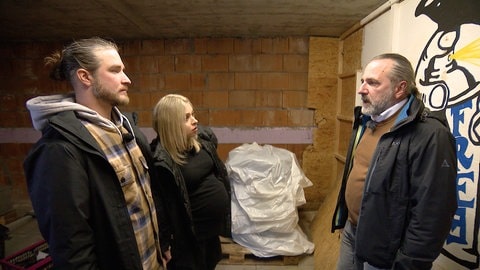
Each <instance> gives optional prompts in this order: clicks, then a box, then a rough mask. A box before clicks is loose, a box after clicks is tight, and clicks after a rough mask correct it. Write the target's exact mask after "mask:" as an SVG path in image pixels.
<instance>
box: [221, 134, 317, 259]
mask: <svg viewBox="0 0 480 270" xmlns="http://www.w3.org/2000/svg"><path fill="white" fill-rule="evenodd" d="M225 165H226V167H227V171H228V174H229V178H230V181H231V186H232V238H233V240H234V241H235V242H237V243H238V244H240V245H242V246H244V247H246V248H248V249H249V250H250V251H251V252H252V254H254V255H255V256H258V257H272V256H278V255H283V256H295V255H300V254H305V253H307V254H311V253H312V252H313V250H314V244H313V243H312V242H310V241H309V240H308V239H307V237H306V235H305V234H304V233H303V231H302V229H301V228H300V226H298V220H299V218H298V211H297V207H298V206H300V205H302V204H305V202H306V201H305V195H304V192H303V188H305V187H308V186H311V185H312V182H311V181H310V180H309V179H308V178H307V177H306V176H305V174H304V173H303V171H302V170H301V169H300V166H299V165H298V161H297V159H296V157H295V155H294V154H293V153H292V152H290V151H288V150H285V149H282V148H277V147H273V146H271V145H264V146H260V145H258V144H257V143H252V144H243V145H241V146H239V147H237V148H235V149H233V150H232V151H230V153H229V155H228V159H227V161H226V163H225Z"/></svg>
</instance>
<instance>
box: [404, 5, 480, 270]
mask: <svg viewBox="0 0 480 270" xmlns="http://www.w3.org/2000/svg"><path fill="white" fill-rule="evenodd" d="M425 16H426V17H428V19H429V20H430V21H431V22H433V24H432V25H434V26H435V27H433V28H431V29H429V30H431V36H430V38H429V39H428V41H427V42H426V44H424V48H423V50H422V52H421V55H420V56H419V58H418V62H417V63H416V70H415V71H416V76H417V85H418V87H419V89H420V91H421V92H422V93H423V98H424V101H425V104H426V105H427V106H428V107H430V108H431V109H432V110H435V111H442V112H444V113H445V114H446V116H447V119H448V121H449V124H450V128H451V130H452V133H453V134H454V136H455V138H456V141H457V156H458V168H459V171H458V176H457V192H458V209H457V212H456V214H455V217H454V221H453V224H452V229H451V232H450V235H449V236H448V238H447V241H446V242H445V245H444V249H443V250H442V255H441V257H440V258H439V260H438V261H440V262H439V265H441V266H443V267H445V269H478V268H479V247H480V245H479V241H478V240H479V239H478V237H479V222H480V204H479V201H478V195H480V192H479V190H480V185H479V181H480V177H479V175H480V174H479V167H480V0H420V1H418V5H417V6H416V9H415V17H416V18H419V19H420V18H421V17H425ZM423 19H425V18H423ZM412 60H413V59H412Z"/></svg>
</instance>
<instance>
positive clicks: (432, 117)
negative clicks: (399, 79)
mask: <svg viewBox="0 0 480 270" xmlns="http://www.w3.org/2000/svg"><path fill="white" fill-rule="evenodd" d="M437 114H438V115H437ZM369 119H370V118H369V117H368V116H365V115H362V114H361V109H360V107H357V108H355V121H354V125H353V133H352V138H351V141H350V145H349V149H348V153H347V157H346V164H345V170H344V174H343V179H342V185H341V190H340V194H339V197H338V202H337V207H336V209H335V214H334V218H333V222H332V232H333V231H334V230H335V229H339V228H343V227H344V225H345V222H346V220H347V216H348V210H347V208H346V205H345V186H346V182H347V179H348V174H349V172H350V169H351V166H352V154H353V153H352V152H353V148H354V146H355V145H356V144H357V143H358V140H355V138H356V137H357V134H359V135H360V136H361V135H362V134H363V130H364V129H365V126H366V122H367V121H368V120H369ZM456 176H457V159H456V145H455V139H454V138H453V136H452V134H451V133H450V131H449V128H448V123H447V121H446V119H445V117H444V116H443V115H440V113H436V112H435V113H432V112H430V111H429V110H428V109H427V108H425V106H424V105H423V103H422V102H421V101H420V100H419V99H417V98H413V97H410V99H409V101H408V103H407V104H406V105H405V106H404V108H403V109H402V111H401V112H400V114H399V116H398V117H397V119H396V122H395V124H394V126H393V127H392V129H391V130H390V131H389V132H387V133H386V134H384V135H383V136H382V137H381V138H380V140H379V142H378V145H377V147H376V149H375V152H374V155H373V158H372V161H371V164H370V166H369V169H368V172H367V176H366V179H365V186H364V193H363V198H362V203H361V207H360V216H359V220H358V224H357V231H356V243H355V244H356V246H355V252H356V256H357V257H358V258H360V259H361V260H363V261H367V262H368V263H369V264H371V265H373V266H376V267H380V268H390V269H430V268H431V267H432V262H433V261H434V260H435V259H436V258H437V256H438V255H439V253H440V251H441V249H442V246H443V244H444V241H445V239H446V237H447V236H448V233H449V231H450V227H451V222H452V218H453V215H454V214H455V211H456V208H457V197H456Z"/></svg>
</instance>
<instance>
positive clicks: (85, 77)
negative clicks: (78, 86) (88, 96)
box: [76, 68, 93, 86]
mask: <svg viewBox="0 0 480 270" xmlns="http://www.w3.org/2000/svg"><path fill="white" fill-rule="evenodd" d="M76 75H77V78H78V81H80V83H82V84H84V85H86V86H90V85H92V82H93V77H92V76H91V74H90V72H88V70H86V69H84V68H79V69H77V72H76Z"/></svg>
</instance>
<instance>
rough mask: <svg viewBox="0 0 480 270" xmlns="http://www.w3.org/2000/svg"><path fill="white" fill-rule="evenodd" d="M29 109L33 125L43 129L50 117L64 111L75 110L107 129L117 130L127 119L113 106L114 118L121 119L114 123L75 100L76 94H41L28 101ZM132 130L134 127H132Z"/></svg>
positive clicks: (37, 128) (82, 116)
mask: <svg viewBox="0 0 480 270" xmlns="http://www.w3.org/2000/svg"><path fill="white" fill-rule="evenodd" d="M26 105H27V109H28V110H29V111H30V116H31V118H32V122H33V127H34V128H35V129H36V130H39V131H41V130H42V129H43V128H45V126H46V125H47V124H48V119H49V118H50V117H51V116H53V115H55V114H57V113H59V112H63V111H75V112H76V113H77V114H78V115H79V116H80V117H81V118H82V119H85V120H87V121H89V122H91V123H93V124H96V125H99V126H101V127H102V128H104V129H107V130H117V131H118V132H120V131H119V130H118V129H119V128H120V127H121V126H122V125H123V121H124V120H125V121H127V122H128V120H127V119H126V117H125V116H123V115H122V114H121V113H120V111H119V110H118V108H117V107H113V116H114V117H113V118H114V119H119V120H118V121H116V122H117V123H116V124H115V123H113V122H112V121H110V120H109V119H106V118H105V117H103V116H101V115H100V114H98V113H97V112H96V111H94V110H92V109H90V108H88V107H86V106H83V105H81V104H79V103H76V102H75V94H74V93H69V94H57V95H50V96H39V97H35V98H32V99H29V100H28V101H27V104H26ZM128 125H129V126H130V123H128ZM130 131H132V128H131V127H130Z"/></svg>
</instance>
